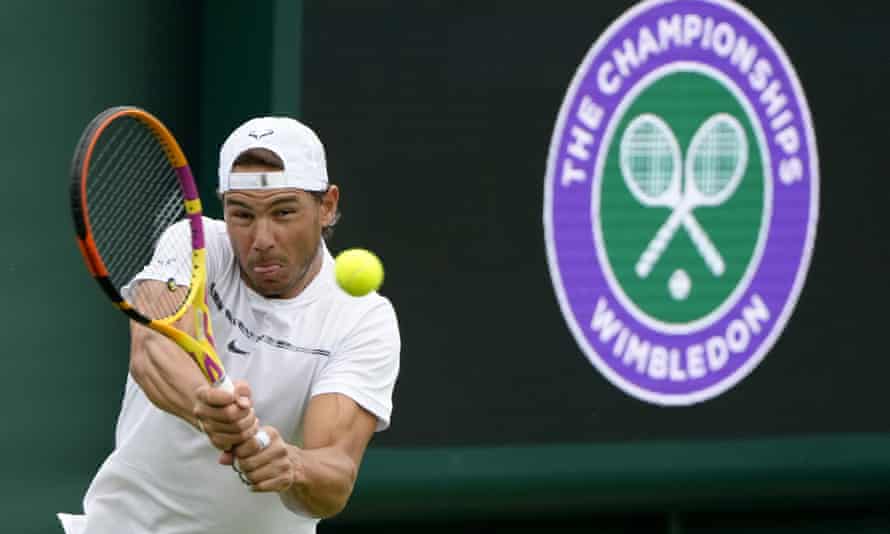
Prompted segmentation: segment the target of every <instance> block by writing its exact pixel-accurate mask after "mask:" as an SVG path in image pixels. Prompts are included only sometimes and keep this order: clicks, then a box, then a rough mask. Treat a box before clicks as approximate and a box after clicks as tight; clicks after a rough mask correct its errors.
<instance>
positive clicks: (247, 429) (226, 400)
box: [193, 380, 259, 451]
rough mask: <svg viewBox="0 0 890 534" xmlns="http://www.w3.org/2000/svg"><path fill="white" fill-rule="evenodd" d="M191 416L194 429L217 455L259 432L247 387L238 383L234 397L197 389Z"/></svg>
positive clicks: (205, 388) (208, 386) (213, 389)
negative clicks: (196, 429)
mask: <svg viewBox="0 0 890 534" xmlns="http://www.w3.org/2000/svg"><path fill="white" fill-rule="evenodd" d="M193 413H194V415H195V420H196V425H197V426H198V427H199V428H201V429H202V430H203V431H204V433H206V434H207V438H208V439H209V440H210V442H211V443H212V444H213V446H214V447H216V448H217V449H219V450H221V451H228V450H229V449H231V448H232V447H234V446H235V445H238V444H240V443H243V442H244V441H246V440H248V439H250V438H251V437H253V436H254V434H256V432H257V430H259V421H258V420H257V418H256V414H255V413H254V411H253V402H252V400H251V395H250V386H248V384H247V382H243V381H240V380H239V381H236V382H235V392H234V394H232V393H229V392H227V391H223V390H222V389H217V388H214V387H212V386H210V385H208V384H205V385H202V386H201V387H199V388H198V390H197V401H196V402H195V408H194V412H193Z"/></svg>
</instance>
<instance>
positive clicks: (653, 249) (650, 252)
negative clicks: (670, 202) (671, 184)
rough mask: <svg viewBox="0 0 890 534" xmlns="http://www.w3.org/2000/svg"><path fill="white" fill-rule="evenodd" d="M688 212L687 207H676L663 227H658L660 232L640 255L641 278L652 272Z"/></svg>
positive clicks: (639, 270) (638, 264)
mask: <svg viewBox="0 0 890 534" xmlns="http://www.w3.org/2000/svg"><path fill="white" fill-rule="evenodd" d="M686 213H688V210H687V209H683V208H682V207H679V208H677V209H675V210H674V211H673V212H672V213H671V216H670V217H668V220H667V221H665V222H664V224H662V225H661V228H659V229H658V233H657V234H655V237H653V238H652V241H650V242H649V246H647V247H646V250H644V251H643V254H642V255H640V259H639V260H638V261H637V267H636V269H637V276H639V277H640V278H646V277H647V276H649V273H651V272H652V268H653V267H655V264H656V263H657V262H658V260H659V259H660V258H661V255H662V253H664V249H666V248H667V246H668V243H670V242H671V239H672V238H673V237H674V234H676V233H677V228H678V227H679V226H680V223H681V222H682V221H683V219H684V218H685V217H686Z"/></svg>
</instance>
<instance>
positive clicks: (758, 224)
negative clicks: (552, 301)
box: [544, 0, 819, 405]
mask: <svg viewBox="0 0 890 534" xmlns="http://www.w3.org/2000/svg"><path fill="white" fill-rule="evenodd" d="M818 186H819V176H818V158H817V154H816V141H815V137H814V134H813V128H812V124H811V120H810V113H809V109H808V107H807V103H806V100H805V98H804V94H803V90H802V89H801V87H800V83H799V81H798V79H797V76H796V74H795V72H794V70H793V68H792V66H791V63H790V62H789V60H788V58H787V56H786V55H785V53H784V51H783V50H782V48H781V46H780V45H779V43H778V42H777V41H776V39H775V38H774V37H773V35H772V34H771V33H770V32H769V30H767V29H766V28H765V27H764V26H763V24H762V23H761V22H760V21H759V20H758V19H756V18H755V17H754V16H753V15H752V14H751V13H749V12H748V11H747V10H745V9H744V8H742V7H740V6H738V5H737V4H734V3H731V2H728V1H726V0H676V1H650V2H644V3H642V4H640V5H637V6H636V7H634V8H633V9H631V10H630V11H628V12H627V13H625V14H624V15H623V16H622V17H621V18H620V19H618V20H617V21H616V22H615V23H613V24H612V25H611V26H610V27H609V28H608V29H607V30H606V32H605V33H604V34H603V36H602V37H600V38H599V39H598V40H597V42H596V43H595V44H594V46H593V48H592V49H591V50H590V52H589V53H588V54H587V56H586V57H585V58H584V62H583V63H582V64H581V67H580V68H579V69H578V72H577V73H576V74H575V77H574V79H573V80H572V84H571V86H570V87H569V90H568V93H567V94H566V96H565V100H564V101H563V104H562V108H561V110H560V113H559V118H558V121H557V124H556V129H555V131H554V133H553V139H552V142H551V145H550V156H549V160H548V164H547V177H546V184H545V193H544V197H545V200H544V227H545V237H546V241H547V254H548V259H549V265H550V274H551V278H552V280H553V285H554V287H555V290H556V294H557V297H558V299H559V303H560V306H561V308H562V312H563V315H564V316H565V319H566V321H567V323H568V325H569V327H570V329H571V331H572V333H573V334H574V336H575V339H576V340H577V342H578V344H579V345H580V347H581V349H582V350H583V351H584V353H585V354H586V355H587V357H588V358H589V359H590V361H591V362H592V363H593V365H594V366H595V367H596V368H597V369H598V370H599V371H600V372H601V373H602V374H603V375H605V376H606V378H608V379H609V380H610V381H611V382H612V383H613V384H615V385H616V386H618V387H619V388H621V389H622V390H624V391H625V392H627V393H629V394H630V395H633V396H634V397H637V398H639V399H642V400H645V401H648V402H652V403H656V404H664V405H683V404H693V403H696V402H701V401H704V400H707V399H709V398H712V397H714V396H716V395H719V394H721V393H722V392H724V391H726V390H727V389H729V388H730V387H732V386H733V385H735V384H736V383H738V382H739V381H740V380H741V379H742V378H744V377H745V376H746V375H747V374H748V373H750V372H751V371H752V370H753V369H754V367H756V366H757V364H758V363H759V362H760V361H761V360H762V359H763V357H764V355H765V354H766V353H767V352H768V351H769V349H770V347H772V345H773V344H774V343H775V341H776V339H777V338H778V336H779V334H780V333H781V331H782V328H783V327H784V325H785V323H786V322H787V320H788V317H789V316H790V314H791V311H792V309H793V308H794V305H795V303H796V301H797V297H798V295H799V294H800V290H801V287H802V286H803V283H804V279H805V277H806V272H807V267H808V265H809V261H810V256H811V254H812V249H813V242H814V239H815V231H816V220H817V217H818Z"/></svg>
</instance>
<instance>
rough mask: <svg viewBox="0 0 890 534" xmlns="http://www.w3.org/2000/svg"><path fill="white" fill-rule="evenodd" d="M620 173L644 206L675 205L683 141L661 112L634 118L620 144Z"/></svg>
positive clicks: (625, 130) (680, 170) (677, 197)
mask: <svg viewBox="0 0 890 534" xmlns="http://www.w3.org/2000/svg"><path fill="white" fill-rule="evenodd" d="M619 160H620V166H621V175H622V177H623V178H624V182H625V184H627V187H628V189H629V190H630V192H631V194H633V196H634V197H636V199H637V200H638V201H639V202H640V203H641V204H643V205H645V206H671V207H672V206H674V205H676V203H677V202H678V201H679V197H680V183H681V179H682V178H681V172H682V155H681V152H680V144H679V143H678V142H677V138H676V136H675V135H674V132H673V131H672V130H671V127H670V126H668V124H667V123H666V122H665V121H664V120H663V119H662V118H661V117H659V116H658V115H654V114H652V113H643V114H640V115H638V116H636V117H634V118H633V120H631V121H630V123H629V124H628V125H627V127H626V128H625V129H624V133H623V134H622V136H621V142H620V145H619Z"/></svg>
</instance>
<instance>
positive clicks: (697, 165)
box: [599, 70, 766, 324]
mask: <svg viewBox="0 0 890 534" xmlns="http://www.w3.org/2000/svg"><path fill="white" fill-rule="evenodd" d="M677 95H686V97H685V98H677ZM613 132H614V133H613V137H612V141H611V143H610V145H609V148H608V153H607V155H606V159H605V163H604V167H603V174H602V176H603V179H602V188H601V190H600V192H599V221H600V225H601V226H600V229H601V232H602V237H603V243H604V245H605V247H604V248H605V255H606V258H607V260H608V264H609V266H610V268H611V271H612V274H613V276H614V278H615V281H616V282H617V284H618V285H619V286H620V289H621V290H622V291H623V293H624V294H625V296H626V297H627V298H628V299H629V300H630V301H631V303H632V304H633V307H635V308H637V310H638V311H640V312H642V313H644V314H646V315H648V316H649V317H650V318H651V319H654V320H656V321H659V322H663V323H668V324H682V323H690V322H693V321H697V320H700V319H702V318H704V317H706V316H707V315H708V314H710V313H712V312H713V311H715V310H716V309H718V308H719V307H720V306H721V305H722V304H723V303H724V302H726V300H727V299H728V298H729V297H730V295H731V294H732V293H733V291H734V290H735V289H736V287H737V286H738V285H739V282H740V281H741V280H742V278H743V277H744V276H745V272H746V271H747V270H748V267H749V265H750V264H751V260H752V259H753V257H754V255H755V250H756V247H757V242H758V238H759V235H760V232H761V230H762V225H763V223H764V217H763V215H764V204H765V194H766V188H765V180H764V171H763V169H764V165H763V159H762V158H763V156H762V155H761V151H760V144H759V143H758V140H757V136H756V135H755V133H754V128H753V127H752V125H751V121H750V120H749V118H748V115H747V113H746V112H745V110H744V108H743V107H742V105H741V104H740V103H739V101H738V100H737V99H736V97H735V96H734V95H733V93H732V92H731V91H730V90H729V89H728V88H727V87H726V86H724V85H723V84H722V83H721V82H720V81H718V80H716V79H714V78H713V77H711V76H709V75H707V74H706V73H704V72H691V71H683V70H679V71H675V72H670V73H667V74H665V75H663V76H660V77H657V78H655V79H654V81H652V82H651V83H650V84H649V85H648V86H647V87H645V88H644V89H643V90H642V91H640V92H639V93H638V94H637V96H636V97H635V98H634V99H633V101H632V102H631V103H630V104H629V105H628V107H627V108H626V110H625V111H624V113H623V115H622V117H621V118H620V119H619V121H618V123H617V127H616V128H615V130H614V131H613ZM684 203H685V206H684Z"/></svg>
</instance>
